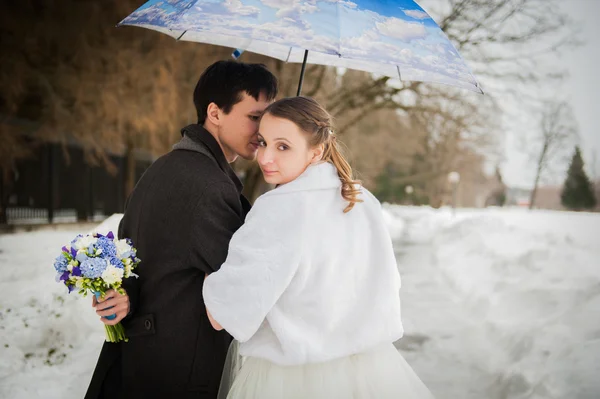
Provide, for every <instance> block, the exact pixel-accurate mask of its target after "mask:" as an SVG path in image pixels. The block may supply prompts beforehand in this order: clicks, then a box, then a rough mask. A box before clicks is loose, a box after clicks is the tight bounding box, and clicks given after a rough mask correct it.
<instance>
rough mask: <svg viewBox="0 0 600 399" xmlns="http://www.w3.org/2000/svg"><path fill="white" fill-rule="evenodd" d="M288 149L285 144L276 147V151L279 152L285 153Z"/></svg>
mask: <svg viewBox="0 0 600 399" xmlns="http://www.w3.org/2000/svg"><path fill="white" fill-rule="evenodd" d="M288 148H289V147H288V146H287V145H285V144H282V145H280V146H279V147H277V149H278V150H279V151H285V150H287V149H288Z"/></svg>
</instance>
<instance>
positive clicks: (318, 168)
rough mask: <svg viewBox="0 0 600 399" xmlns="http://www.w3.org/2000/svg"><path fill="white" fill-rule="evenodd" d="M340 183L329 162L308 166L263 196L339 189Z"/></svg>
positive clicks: (335, 171)
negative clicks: (299, 173) (292, 178)
mask: <svg viewBox="0 0 600 399" xmlns="http://www.w3.org/2000/svg"><path fill="white" fill-rule="evenodd" d="M341 185H342V182H341V180H340V177H339V176H338V173H337V169H336V167H335V166H334V165H333V164H331V163H329V162H321V163H319V164H316V165H309V166H308V168H306V170H305V171H304V172H303V173H302V174H301V175H300V176H298V177H297V178H296V179H295V180H293V181H291V182H289V183H287V184H284V185H282V186H279V187H277V188H276V189H274V190H271V191H268V192H267V193H265V194H264V195H265V196H266V195H277V194H285V193H291V192H297V191H312V190H326V189H331V188H341Z"/></svg>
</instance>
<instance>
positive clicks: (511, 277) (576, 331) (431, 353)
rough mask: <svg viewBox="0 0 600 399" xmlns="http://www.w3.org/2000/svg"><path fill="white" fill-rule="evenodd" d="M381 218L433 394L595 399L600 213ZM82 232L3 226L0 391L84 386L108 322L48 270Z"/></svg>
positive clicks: (392, 211) (76, 394)
mask: <svg viewBox="0 0 600 399" xmlns="http://www.w3.org/2000/svg"><path fill="white" fill-rule="evenodd" d="M383 214H384V219H385V221H386V223H387V225H388V227H389V230H390V234H391V236H392V238H393V240H394V247H395V250H396V256H397V258H398V265H399V269H400V272H401V274H402V278H403V280H402V294H401V295H402V310H403V322H404V326H405V330H406V333H405V336H404V338H403V339H401V340H400V341H398V342H397V343H396V345H397V347H398V348H400V350H401V352H402V354H403V355H404V356H405V358H406V359H407V361H408V362H409V363H410V364H411V365H412V367H413V368H414V369H415V371H416V372H417V374H418V375H419V376H420V377H421V378H422V379H423V381H424V382H425V383H426V384H427V385H428V386H429V387H430V389H431V390H432V392H433V393H434V395H435V396H436V398H438V399H444V398H447V399H471V398H472V399H484V398H485V399H521V398H531V399H542V398H548V399H550V398H553V399H554V398H570V399H591V398H598V397H600V379H598V378H597V375H599V373H600V322H599V320H600V240H599V237H600V214H590V213H569V212H551V211H534V212H529V211H526V210H522V209H488V210H464V209H458V210H457V212H456V215H455V216H453V215H452V212H451V210H450V209H439V210H434V209H431V208H428V207H398V206H391V205H384V209H383ZM120 217H121V215H113V216H112V217H111V218H109V219H108V220H106V221H105V222H104V223H102V225H101V226H99V227H98V228H97V230H98V231H100V232H103V233H106V232H107V231H108V230H109V229H110V230H113V231H116V227H117V224H118V221H119V219H120ZM78 233H86V231H77V230H73V231H37V232H31V233H18V234H12V235H0V267H1V271H2V280H1V282H0V290H1V291H2V293H3V295H2V298H1V299H0V397H2V398H4V397H6V398H15V399H21V398H28V399H29V398H32V399H34V398H45V399H46V398H48V399H51V398H67V399H68V398H81V397H83V395H84V393H85V390H86V388H87V385H88V383H89V380H90V377H91V374H92V371H93V368H94V366H95V363H96V360H97V357H98V353H99V351H100V347H101V345H102V342H103V338H104V330H103V327H102V324H101V323H100V322H99V321H98V318H97V316H96V315H95V314H94V312H93V310H92V308H91V298H89V297H88V298H80V297H79V296H77V295H76V294H71V295H68V294H67V293H66V289H65V288H64V286H62V285H60V284H57V283H56V282H55V280H54V274H55V273H54V270H53V268H52V263H53V259H54V257H56V256H57V255H58V251H59V250H60V247H61V246H62V245H64V244H65V243H67V242H69V241H70V240H71V239H72V238H73V237H74V236H75V235H76V234H78Z"/></svg>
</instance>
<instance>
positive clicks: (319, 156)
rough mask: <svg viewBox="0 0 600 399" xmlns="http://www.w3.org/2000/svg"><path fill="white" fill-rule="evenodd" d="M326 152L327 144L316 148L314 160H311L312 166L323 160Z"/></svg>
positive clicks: (313, 151)
mask: <svg viewBox="0 0 600 399" xmlns="http://www.w3.org/2000/svg"><path fill="white" fill-rule="evenodd" d="M324 152H325V144H319V145H318V146H316V147H315V148H313V149H312V159H311V160H310V163H311V164H316V163H318V162H320V161H321V160H322V159H323V153H324Z"/></svg>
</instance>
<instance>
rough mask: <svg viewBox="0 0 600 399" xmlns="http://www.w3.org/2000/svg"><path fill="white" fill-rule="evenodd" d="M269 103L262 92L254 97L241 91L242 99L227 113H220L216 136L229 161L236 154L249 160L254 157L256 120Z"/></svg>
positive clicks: (256, 145) (256, 130)
mask: <svg viewBox="0 0 600 399" xmlns="http://www.w3.org/2000/svg"><path fill="white" fill-rule="evenodd" d="M269 104H270V101H267V98H266V96H265V95H264V93H261V94H260V96H259V97H258V101H257V100H255V99H254V97H252V96H249V95H248V94H246V93H242V101H240V102H238V103H237V104H235V105H234V106H233V107H232V109H231V112H229V113H228V114H225V113H220V123H219V127H218V138H219V142H220V143H221V147H222V148H223V152H224V153H225V157H226V158H227V160H228V161H229V162H233V161H234V160H235V159H236V158H237V156H240V157H242V158H244V159H247V160H249V161H251V160H254V159H255V158H256V152H257V150H258V138H257V132H258V122H259V120H260V117H261V115H262V113H263V111H264V110H265V108H267V106H268V105H269Z"/></svg>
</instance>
